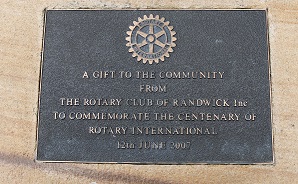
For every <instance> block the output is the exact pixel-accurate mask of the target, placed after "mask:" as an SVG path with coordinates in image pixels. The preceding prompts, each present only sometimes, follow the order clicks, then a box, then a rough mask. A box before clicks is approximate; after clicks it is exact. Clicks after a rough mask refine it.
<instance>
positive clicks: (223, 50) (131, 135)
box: [37, 10, 273, 164]
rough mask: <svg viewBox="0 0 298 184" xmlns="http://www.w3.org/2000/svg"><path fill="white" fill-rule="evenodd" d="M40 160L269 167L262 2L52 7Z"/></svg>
mask: <svg viewBox="0 0 298 184" xmlns="http://www.w3.org/2000/svg"><path fill="white" fill-rule="evenodd" d="M45 20H46V23H45V35H44V48H43V49H44V50H43V63H42V74H41V88H40V101H39V124H38V146H37V160H38V161H47V162H99V163H152V164H195V163H208V164H250V163H272V162H273V152H272V128H271V107H270V80H269V76H270V73H269V58H268V39H267V38H268V35H267V34H268V32H267V24H266V23H267V21H266V20H267V18H266V11H265V10H230V11H229V10H48V11H46V19H45Z"/></svg>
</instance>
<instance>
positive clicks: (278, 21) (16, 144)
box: [0, 0, 298, 184]
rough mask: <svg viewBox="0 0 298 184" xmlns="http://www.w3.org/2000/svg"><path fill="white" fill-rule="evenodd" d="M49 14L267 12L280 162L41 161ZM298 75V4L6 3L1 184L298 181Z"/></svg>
mask: <svg viewBox="0 0 298 184" xmlns="http://www.w3.org/2000/svg"><path fill="white" fill-rule="evenodd" d="M45 8H67V9H69V8H96V9H102V8H163V9H165V8H167V9H168V8H186V9H202V8H208V9H210V8H221V9H229V8H257V9H265V8H268V11H269V32H270V57H271V70H272V73H271V74H272V87H273V89H272V105H273V128H274V147H275V164H274V165H241V166H239V165H188V166H185V165H179V166H176V165H156V166H154V165H118V164H114V165H113V164H69V163H65V164H45V163H35V162H34V150H35V137H36V120H37V118H36V116H37V101H38V86H39V68H40V58H41V57H40V52H41V45H42V31H43V10H44V9H45ZM297 71H298V1H297V0H292V1H291V0H259V1H258V0H213V1H212V0H184V1H182V0H163V1H158V0H148V1H144V0H111V1H109V0H77V1H76V0H51V1H46V0H1V4H0V183H72V184H73V183H87V184H89V183H92V182H93V184H95V183H97V184H99V183H146V184H147V183H160V184H167V183H173V184H174V183H175V184H176V183H241V184H244V183H298V165H297V164H298V156H297V155H298V136H297V135H298V124H297V121H298V112H297V108H296V107H297V104H298V72H297Z"/></svg>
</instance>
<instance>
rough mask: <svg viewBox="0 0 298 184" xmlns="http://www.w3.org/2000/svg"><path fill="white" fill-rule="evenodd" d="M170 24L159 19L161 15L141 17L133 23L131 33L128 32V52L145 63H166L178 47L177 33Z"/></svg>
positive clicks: (163, 19)
mask: <svg viewBox="0 0 298 184" xmlns="http://www.w3.org/2000/svg"><path fill="white" fill-rule="evenodd" d="M169 24H170V22H169V21H166V22H165V18H163V17H162V18H159V15H156V16H155V17H154V16H153V15H152V14H150V15H149V17H147V16H146V15H144V17H143V19H142V18H140V17H139V18H138V21H133V26H130V27H129V29H130V31H127V34H128V37H126V40H127V41H128V43H127V44H126V46H128V47H129V50H128V51H129V52H132V56H133V57H137V60H138V61H141V60H142V61H143V63H147V62H148V63H149V64H152V63H153V62H155V63H159V60H161V61H164V60H165V57H169V56H170V54H169V53H170V52H173V47H175V46H176V44H175V43H174V41H176V40H177V39H176V38H175V37H174V35H175V34H176V32H175V31H173V26H169Z"/></svg>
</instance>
